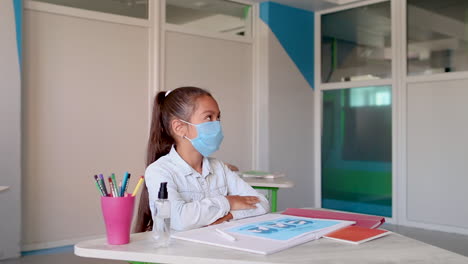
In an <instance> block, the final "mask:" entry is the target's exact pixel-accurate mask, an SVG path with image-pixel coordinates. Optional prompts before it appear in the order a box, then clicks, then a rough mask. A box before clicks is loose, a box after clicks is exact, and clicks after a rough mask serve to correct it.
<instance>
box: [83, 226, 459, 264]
mask: <svg viewBox="0 0 468 264" xmlns="http://www.w3.org/2000/svg"><path fill="white" fill-rule="evenodd" d="M171 243H172V244H171V245H170V247H168V248H154V247H153V246H152V242H151V238H150V237H149V233H139V234H133V235H132V236H131V243H130V244H128V245H120V246H112V245H108V244H107V243H106V240H105V239H96V240H89V241H85V242H81V243H78V244H76V245H75V254H76V255H78V256H81V257H89V258H100V259H113V260H125V261H139V262H150V263H190V264H198V263H200V264H209V263H213V264H215V263H216V264H223V263H226V264H227V263H229V264H257V263H326V264H330V263H346V264H353V263H356V264H357V263H359V264H361V263H386V264H388V263H405V264H411V263H444V264H449V263H464V264H467V263H468V258H467V257H464V256H462V255H459V254H456V253H452V252H450V251H447V250H444V249H441V248H438V247H434V246H431V245H428V244H425V243H422V242H419V241H417V240H414V239H411V238H408V237H405V236H402V235H399V234H390V235H388V236H386V237H383V238H379V239H377V240H374V241H371V242H367V243H363V244H361V245H352V244H346V243H342V242H337V241H334V240H329V239H325V238H321V239H319V240H315V241H311V242H308V243H305V244H302V245H299V246H297V247H293V248H290V249H286V250H284V251H281V252H278V253H275V254H271V255H267V256H263V255H258V254H253V253H248V252H243V251H238V250H231V249H227V248H222V247H216V246H209V245H204V244H197V243H192V242H188V241H182V240H176V239H173V240H172V242H171Z"/></svg>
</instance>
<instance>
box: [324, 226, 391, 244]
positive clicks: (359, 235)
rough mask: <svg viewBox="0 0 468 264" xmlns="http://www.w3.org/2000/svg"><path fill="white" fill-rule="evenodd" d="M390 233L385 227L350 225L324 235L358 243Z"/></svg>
mask: <svg viewBox="0 0 468 264" xmlns="http://www.w3.org/2000/svg"><path fill="white" fill-rule="evenodd" d="M390 233H391V232H390V231H387V230H383V229H370V228H366V227H360V226H348V227H344V228H341V229H339V230H337V231H334V232H331V233H328V234H327V235H325V236H323V237H326V238H330V239H334V240H338V241H343V242H347V243H352V244H356V245H357V244H361V243H364V242H366V241H369V240H372V239H376V238H379V237H383V236H386V235H388V234H390Z"/></svg>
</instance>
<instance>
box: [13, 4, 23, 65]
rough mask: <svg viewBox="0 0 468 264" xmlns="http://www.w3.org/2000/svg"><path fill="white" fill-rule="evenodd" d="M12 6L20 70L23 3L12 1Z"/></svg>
mask: <svg viewBox="0 0 468 264" xmlns="http://www.w3.org/2000/svg"><path fill="white" fill-rule="evenodd" d="M12 1H13V6H14V8H15V21H16V45H17V48H18V61H19V65H20V68H21V63H22V59H21V58H22V55H21V54H23V50H22V45H23V44H22V43H23V34H22V29H23V1H22V0H12Z"/></svg>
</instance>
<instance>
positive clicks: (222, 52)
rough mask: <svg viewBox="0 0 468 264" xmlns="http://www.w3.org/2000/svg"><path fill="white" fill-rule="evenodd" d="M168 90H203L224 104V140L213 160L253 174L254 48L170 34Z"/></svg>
mask: <svg viewBox="0 0 468 264" xmlns="http://www.w3.org/2000/svg"><path fill="white" fill-rule="evenodd" d="M165 37H166V43H165V47H166V50H165V65H164V69H165V87H163V90H171V89H175V88H177V87H180V86H198V87H201V88H205V89H207V90H209V91H210V92H211V93H212V94H213V96H214V97H215V99H216V100H217V102H218V105H219V107H220V110H221V121H222V126H223V132H224V140H223V143H222V145H221V148H220V150H219V151H217V152H216V153H214V154H213V156H214V157H216V158H219V159H221V160H223V161H225V162H229V163H231V164H235V165H236V166H238V167H239V169H240V170H250V169H252V140H253V124H252V117H253V112H252V111H253V110H252V109H253V108H252V104H253V101H252V94H253V91H252V44H249V43H242V42H237V41H228V40H221V39H214V38H207V37H202V36H195V35H190V34H184V33H178V32H167V33H166V36H165Z"/></svg>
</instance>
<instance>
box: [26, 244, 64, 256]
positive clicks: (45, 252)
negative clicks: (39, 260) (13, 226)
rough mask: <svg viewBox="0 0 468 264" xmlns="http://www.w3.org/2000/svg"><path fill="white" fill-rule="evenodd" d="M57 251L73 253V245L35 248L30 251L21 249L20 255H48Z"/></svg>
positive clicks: (57, 252)
mask: <svg viewBox="0 0 468 264" xmlns="http://www.w3.org/2000/svg"><path fill="white" fill-rule="evenodd" d="M59 253H73V245H70V246H62V247H55V248H46V249H37V250H30V251H21V256H23V257H24V256H34V255H49V254H59Z"/></svg>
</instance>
